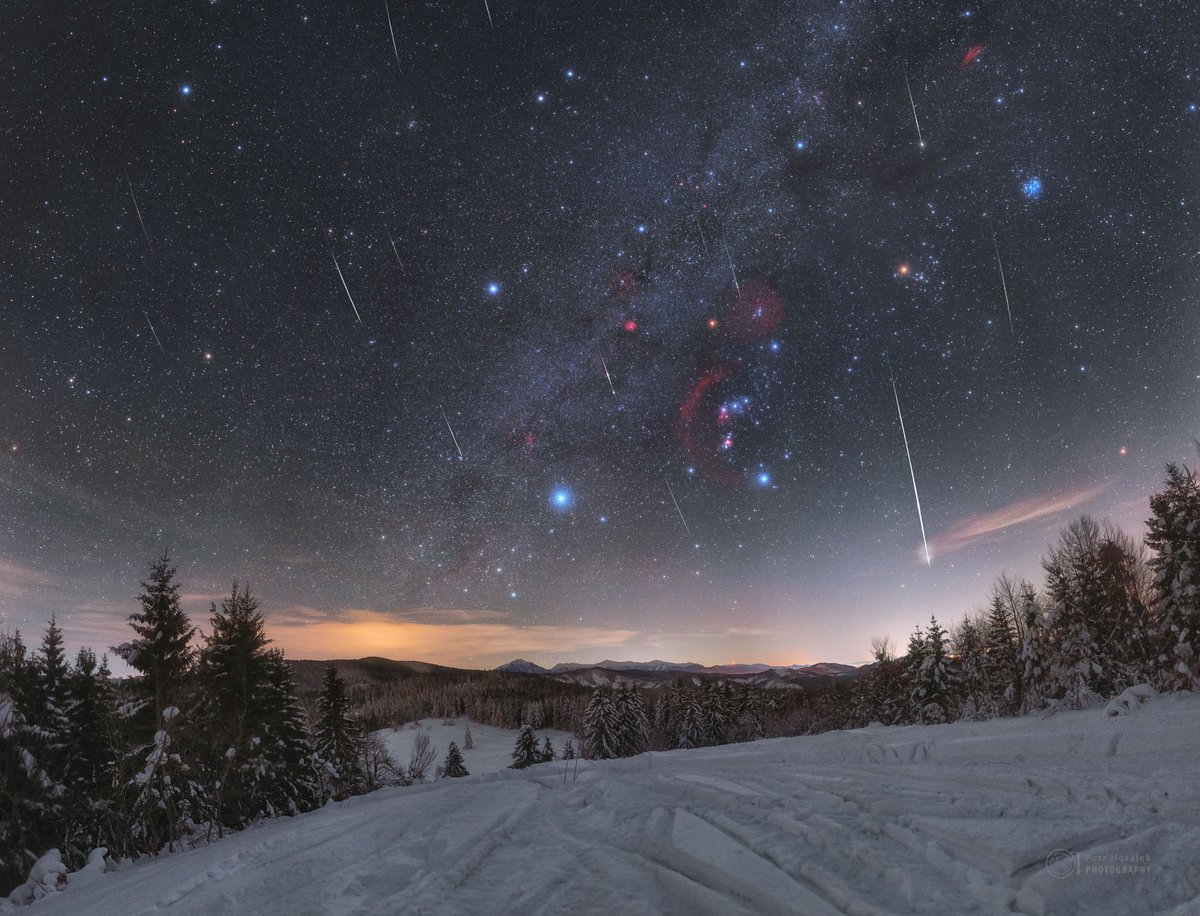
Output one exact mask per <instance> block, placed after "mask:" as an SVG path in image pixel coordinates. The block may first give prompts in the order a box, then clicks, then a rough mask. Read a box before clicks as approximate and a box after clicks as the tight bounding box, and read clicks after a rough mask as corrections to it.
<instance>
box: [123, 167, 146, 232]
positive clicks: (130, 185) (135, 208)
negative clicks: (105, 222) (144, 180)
mask: <svg viewBox="0 0 1200 916" xmlns="http://www.w3.org/2000/svg"><path fill="white" fill-rule="evenodd" d="M125 185H126V186H127V187H128V188H129V196H130V197H131V198H132V199H133V212H134V213H136V214H137V218H138V223H139V224H140V225H141V227H142V235H144V236H145V237H146V244H147V245H149V244H150V233H148V232H147V231H146V221H145V220H144V219H142V208H141V207H139V206H138V202H137V195H136V194H134V193H133V182H132V181H130V180H129V170H128V169H126V170H125Z"/></svg>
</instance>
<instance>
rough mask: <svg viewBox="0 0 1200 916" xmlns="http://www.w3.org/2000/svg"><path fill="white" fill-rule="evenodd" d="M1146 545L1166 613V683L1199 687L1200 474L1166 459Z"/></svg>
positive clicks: (1163, 649)
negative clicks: (1166, 462) (1162, 480)
mask: <svg viewBox="0 0 1200 916" xmlns="http://www.w3.org/2000/svg"><path fill="white" fill-rule="evenodd" d="M1150 511H1151V513H1152V515H1151V518H1150V520H1149V521H1148V522H1147V525H1148V526H1149V529H1150V531H1149V533H1148V534H1147V535H1146V545H1147V546H1148V547H1149V548H1150V549H1151V550H1152V551H1153V552H1154V553H1153V556H1152V557H1151V559H1150V567H1151V569H1152V570H1153V571H1154V590H1155V595H1156V597H1157V600H1158V605H1159V608H1160V610H1161V614H1162V627H1161V630H1162V638H1161V641H1160V645H1161V649H1160V658H1161V662H1160V664H1161V666H1162V668H1163V674H1162V678H1163V681H1164V684H1165V686H1168V687H1176V688H1183V689H1190V690H1197V689H1200V475H1197V473H1196V472H1195V471H1192V470H1190V469H1189V468H1187V467H1179V466H1177V465H1174V464H1169V465H1167V479H1166V482H1165V485H1164V486H1163V489H1162V490H1160V491H1159V492H1158V493H1155V494H1154V495H1153V496H1152V497H1151V498H1150Z"/></svg>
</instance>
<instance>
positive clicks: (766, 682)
mask: <svg viewBox="0 0 1200 916" xmlns="http://www.w3.org/2000/svg"><path fill="white" fill-rule="evenodd" d="M870 668H871V666H870V665H864V666H863V667H861V668H858V667H855V666H854V665H842V664H838V663H837V662H818V663H817V664H814V665H786V666H782V667H780V666H774V665H763V664H745V665H700V664H697V663H696V662H665V661H662V660H660V659H655V660H654V661H649V662H618V661H613V660H612V659H605V660H604V661H602V662H596V663H595V664H592V665H588V664H584V663H580V662H560V663H559V664H557V665H555V666H554V667H553V668H543V667H542V666H541V665H538V664H536V663H534V662H531V661H526V660H525V659H523V658H517V659H513V660H512V661H511V662H509V663H508V664H506V665H500V666H499V667H498V668H497V669H496V670H497V671H505V672H508V673H510V674H535V675H539V676H544V677H549V678H553V679H554V680H558V681H564V682H573V683H576V684H584V685H587V686H599V685H602V684H609V685H614V686H615V685H629V686H632V687H661V686H664V685H666V684H669V683H672V682H674V681H676V680H680V679H682V680H683V681H684V682H685V683H691V684H698V683H700V682H702V681H706V680H714V679H716V680H722V681H731V682H734V683H744V684H750V685H752V686H755V687H774V688H785V689H786V688H793V689H803V688H806V687H815V686H817V685H818V684H822V683H827V682H829V681H835V680H852V679H854V678H855V677H858V676H859V675H860V674H863V673H865V672H866V671H868V670H870Z"/></svg>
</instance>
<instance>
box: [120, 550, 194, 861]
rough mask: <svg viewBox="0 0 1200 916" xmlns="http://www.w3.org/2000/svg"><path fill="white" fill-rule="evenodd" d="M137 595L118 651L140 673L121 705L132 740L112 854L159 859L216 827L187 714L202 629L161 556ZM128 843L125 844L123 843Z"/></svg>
mask: <svg viewBox="0 0 1200 916" xmlns="http://www.w3.org/2000/svg"><path fill="white" fill-rule="evenodd" d="M142 589H143V591H142V593H141V594H140V595H138V602H139V604H140V605H141V610H140V611H138V612H135V613H133V614H131V615H130V616H129V626H130V627H131V628H132V629H133V631H134V633H135V634H136V637H137V638H136V639H133V640H131V641H130V642H127V643H122V644H121V645H119V646H116V647H115V648H114V650H113V651H114V652H116V653H117V655H119V656H120V657H121V658H123V659H124V660H125V661H126V662H127V663H128V664H129V666H130V667H131V668H133V669H134V670H135V671H137V672H139V674H140V675H141V676H140V677H137V678H135V679H133V680H132V681H131V682H130V699H129V701H128V702H126V703H124V704H123V705H122V707H121V719H122V723H121V724H122V729H121V730H122V732H123V733H124V734H125V735H126V737H127V744H126V746H125V747H124V748H123V753H122V757H121V760H120V763H119V767H120V769H119V774H120V775H119V776H118V781H119V782H121V783H122V785H121V787H120V798H119V800H118V802H119V804H118V809H119V811H120V813H121V816H122V817H123V818H124V819H125V820H126V824H125V828H124V830H122V831H121V833H120V834H119V835H118V836H117V837H115V838H114V840H115V841H116V843H117V848H115V849H114V850H113V852H114V854H117V855H127V854H133V853H138V852H149V853H153V854H157V853H158V852H159V851H160V850H161V849H162V848H164V847H166V848H172V849H173V848H174V847H175V845H176V844H177V843H179V842H182V841H186V840H189V839H190V838H191V837H192V836H194V835H195V833H196V832H197V831H199V830H204V829H208V827H209V826H210V825H211V824H212V804H211V799H210V798H209V795H208V785H209V780H208V778H207V776H206V774H204V773H203V772H202V770H201V769H200V768H199V767H198V766H197V765H196V763H197V759H193V758H194V757H196V758H198V756H199V755H193V754H192V753H191V752H190V750H189V749H188V747H187V741H186V738H187V729H186V728H185V727H184V716H183V715H182V709H183V708H185V707H188V706H189V700H190V699H191V698H190V697H189V696H188V690H189V688H190V686H191V678H192V665H193V658H194V654H193V651H192V648H191V640H192V636H193V635H194V634H195V632H196V630H195V628H194V627H193V626H192V625H191V622H190V621H189V620H188V618H187V615H186V614H184V612H183V608H182V607H181V605H180V601H179V591H180V586H179V584H178V583H177V582H176V581H175V568H174V567H173V566H172V565H171V561H170V558H169V557H168V556H167V555H166V554H165V553H164V554H163V556H162V557H161V558H160V559H158V560H156V561H155V562H153V563H152V564H151V567H150V578H149V580H147V581H145V582H143V583H142ZM122 840H123V841H122Z"/></svg>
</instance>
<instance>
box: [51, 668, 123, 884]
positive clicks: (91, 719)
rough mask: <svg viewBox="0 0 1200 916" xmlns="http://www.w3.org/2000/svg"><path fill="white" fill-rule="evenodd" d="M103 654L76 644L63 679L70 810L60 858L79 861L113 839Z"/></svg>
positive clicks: (113, 752)
mask: <svg viewBox="0 0 1200 916" xmlns="http://www.w3.org/2000/svg"><path fill="white" fill-rule="evenodd" d="M111 678H112V675H111V673H110V672H109V670H108V659H107V658H104V659H102V660H101V661H100V663H99V664H97V662H96V653H94V652H93V651H92V650H91V649H86V648H85V649H80V650H79V654H78V655H76V657H75V666H74V669H73V670H72V671H71V672H70V674H69V675H68V679H67V685H68V688H67V761H66V768H65V772H64V785H65V788H66V797H67V810H68V811H69V813H70V816H69V818H68V825H67V835H66V841H65V847H66V848H65V849H63V855H64V858H65V859H66V860H67V862H68V864H70V865H73V866H76V867H78V866H80V865H82V864H84V863H85V862H86V857H87V855H88V854H89V853H90V852H91V851H92V850H93V849H96V848H97V847H100V846H105V847H107V846H110V845H113V841H112V835H113V832H114V831H115V830H116V829H117V825H116V824H115V823H114V817H115V811H114V808H113V803H112V798H111V789H112V784H113V781H114V779H115V778H116V775H117V751H118V747H119V744H118V736H117V717H116V697H115V696H114V694H113V689H112V685H111V683H110V681H111Z"/></svg>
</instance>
